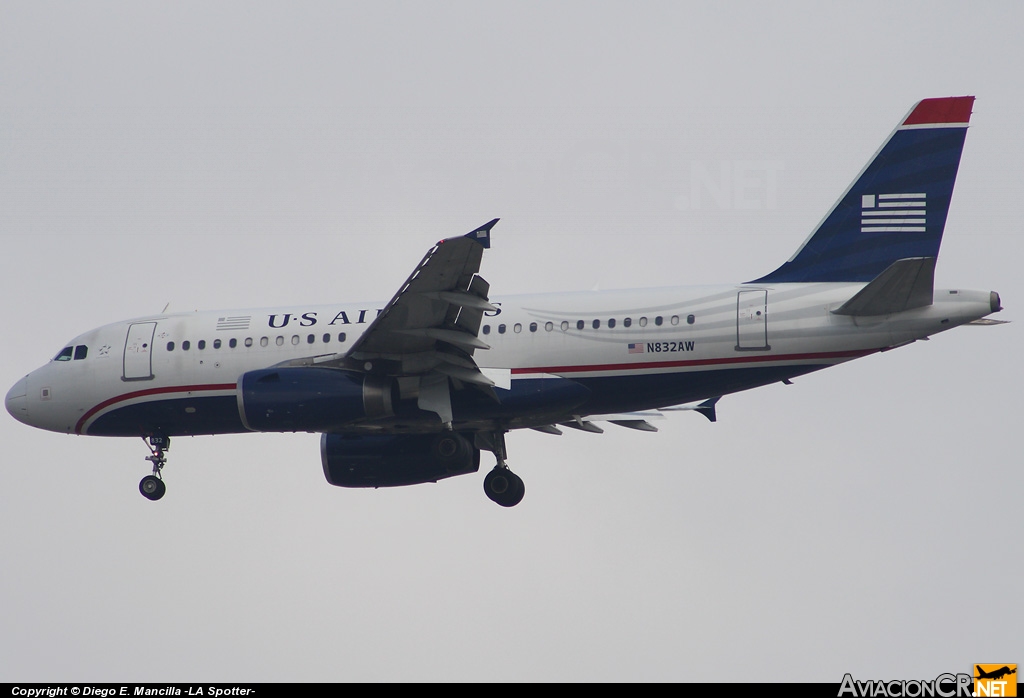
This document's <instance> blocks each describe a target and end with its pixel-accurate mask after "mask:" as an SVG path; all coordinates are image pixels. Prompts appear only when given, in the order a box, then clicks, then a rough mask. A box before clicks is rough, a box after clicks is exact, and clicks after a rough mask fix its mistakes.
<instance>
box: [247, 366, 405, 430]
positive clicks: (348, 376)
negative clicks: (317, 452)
mask: <svg viewBox="0 0 1024 698" xmlns="http://www.w3.org/2000/svg"><path fill="white" fill-rule="evenodd" d="M395 390H396V388H395V386H394V383H393V381H391V380H389V379H387V378H379V377H376V376H368V375H363V374H359V373H353V372H351V371H339V370H337V369H332V368H307V367H294V368H291V367H286V368H267V369H262V370H259V371H249V372H248V373H245V374H243V375H242V378H241V379H240V380H239V381H238V413H239V414H240V415H241V417H242V423H243V424H245V426H246V428H248V429H251V430H252V431H312V432H325V431H330V430H332V429H339V428H341V427H343V426H344V425H346V424H351V423H352V422H353V421H355V420H357V419H362V418H364V417H368V418H371V419H374V418H379V417H390V416H391V415H392V414H394V412H393V408H392V405H393V398H394V392H395Z"/></svg>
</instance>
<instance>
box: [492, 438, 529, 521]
mask: <svg viewBox="0 0 1024 698" xmlns="http://www.w3.org/2000/svg"><path fill="white" fill-rule="evenodd" d="M492 439H493V443H492V444H491V445H492V446H493V449H492V450H493V451H494V457H495V458H497V459H498V464H497V465H495V466H494V469H493V470H491V472H489V473H487V476H486V477H484V493H485V494H486V495H487V497H488V499H490V500H491V501H492V502H494V503H495V504H500V505H501V506H503V507H514V506H515V505H516V504H519V502H521V501H523V495H524V494H526V485H524V484H523V479H522V478H521V477H519V476H518V475H516V474H515V473H513V472H512V471H511V470H509V469H508V465H507V464H506V463H505V455H506V453H505V433H504V432H501V431H498V432H495V433H494V434H493V435H492Z"/></svg>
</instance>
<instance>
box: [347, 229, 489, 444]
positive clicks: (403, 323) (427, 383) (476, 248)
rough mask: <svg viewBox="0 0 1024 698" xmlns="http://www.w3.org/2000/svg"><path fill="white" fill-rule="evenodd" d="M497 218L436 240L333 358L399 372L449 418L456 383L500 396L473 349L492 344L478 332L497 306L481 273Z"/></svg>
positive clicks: (424, 402)
mask: <svg viewBox="0 0 1024 698" xmlns="http://www.w3.org/2000/svg"><path fill="white" fill-rule="evenodd" d="M497 222H498V219H497V218H495V219H494V220H493V221H491V222H490V223H487V224H486V225H483V226H481V227H479V228H477V229H476V230H474V231H472V232H471V233H469V234H467V235H463V236H460V237H455V238H448V239H446V240H442V241H441V242H439V243H437V244H436V245H434V247H433V248H432V249H431V250H430V251H429V252H427V254H426V256H425V257H424V258H423V261H421V262H420V263H419V265H418V266H417V267H416V269H415V270H413V272H412V274H411V275H410V276H409V278H408V279H406V281H405V283H404V284H402V286H401V288H400V289H399V290H398V293H396V294H395V297H394V298H392V299H391V301H390V302H389V303H388V304H387V305H386V306H385V307H384V309H383V310H382V311H381V312H380V314H378V315H377V318H376V319H375V320H374V321H373V322H372V323H370V325H369V327H367V328H366V331H365V332H364V333H363V334H362V336H360V337H359V339H357V340H356V341H355V342H354V343H353V345H352V348H351V349H350V350H349V351H348V353H347V354H346V355H345V356H344V357H343V358H340V359H339V360H337V361H335V362H333V363H334V365H337V366H339V367H343V368H347V369H350V370H355V371H361V372H366V373H373V374H377V375H382V376H391V377H395V378H398V379H399V380H400V381H401V382H400V385H401V384H402V382H404V383H405V385H406V386H407V387H408V388H409V392H415V394H417V395H418V396H419V397H418V405H419V407H420V409H423V410H427V411H431V412H436V413H437V414H438V416H440V418H441V421H442V422H444V423H445V424H450V423H451V421H452V408H451V393H450V391H451V390H452V389H455V390H459V389H463V388H465V387H466V385H467V384H468V385H470V386H475V387H477V388H479V389H482V390H484V391H485V392H487V393H489V394H491V395H492V396H493V391H492V390H491V386H493V385H494V382H493V381H492V380H491V379H490V378H488V377H487V376H485V375H484V374H483V373H481V371H480V369H479V367H478V366H477V364H476V362H475V361H474V360H473V354H474V352H475V351H476V350H478V349H489V347H488V346H487V345H486V344H485V343H484V342H482V341H481V340H480V339H479V337H478V336H477V335H478V334H479V332H480V323H481V321H482V320H483V314H484V312H486V311H489V310H497V308H495V307H494V306H493V305H491V304H490V303H488V302H487V294H488V291H489V290H490V285H489V284H488V283H487V282H486V281H484V279H483V278H482V277H481V276H479V275H478V272H479V271H480V261H481V259H482V258H483V251H484V249H485V248H489V247H490V239H491V238H490V235H491V228H493V227H494V225H495V224H496V223H497ZM403 379H405V380H404V381H403Z"/></svg>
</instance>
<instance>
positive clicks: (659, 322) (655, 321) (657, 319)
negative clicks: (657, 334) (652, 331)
mask: <svg viewBox="0 0 1024 698" xmlns="http://www.w3.org/2000/svg"><path fill="white" fill-rule="evenodd" d="M654 324H655V325H657V326H658V327H661V316H660V315H659V316H658V317H656V318H654Z"/></svg>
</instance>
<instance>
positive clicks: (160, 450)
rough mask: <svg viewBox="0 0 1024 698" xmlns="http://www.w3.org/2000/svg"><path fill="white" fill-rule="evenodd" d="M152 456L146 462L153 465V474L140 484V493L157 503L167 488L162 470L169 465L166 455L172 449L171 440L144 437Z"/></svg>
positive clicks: (163, 437)
mask: <svg viewBox="0 0 1024 698" xmlns="http://www.w3.org/2000/svg"><path fill="white" fill-rule="evenodd" d="M142 440H143V441H145V443H146V446H148V447H149V450H150V452H151V454H152V455H149V456H146V460H148V461H149V462H151V463H152V464H153V474H152V475H147V476H146V477H144V478H142V481H141V482H139V492H141V493H142V496H143V497H145V498H146V499H148V500H150V501H154V502H155V501H156V500H158V499H160V498H161V497H163V496H164V493H165V492H166V491H167V486H166V485H165V484H164V480H163V476H162V475H161V472H160V471H161V470H163V467H164V466H165V465H167V458H166V457H165V456H164V453H165V452H166V451H168V450H169V449H170V448H171V440H170V438H168V437H166V436H149V437H142Z"/></svg>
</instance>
